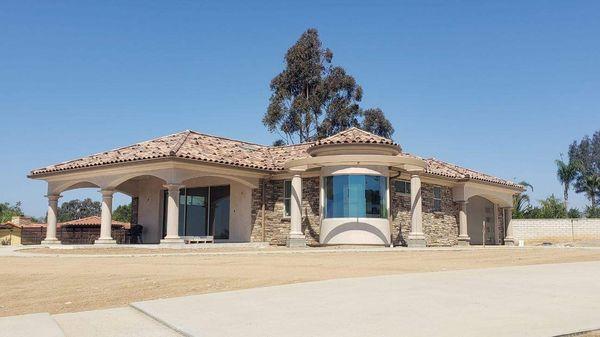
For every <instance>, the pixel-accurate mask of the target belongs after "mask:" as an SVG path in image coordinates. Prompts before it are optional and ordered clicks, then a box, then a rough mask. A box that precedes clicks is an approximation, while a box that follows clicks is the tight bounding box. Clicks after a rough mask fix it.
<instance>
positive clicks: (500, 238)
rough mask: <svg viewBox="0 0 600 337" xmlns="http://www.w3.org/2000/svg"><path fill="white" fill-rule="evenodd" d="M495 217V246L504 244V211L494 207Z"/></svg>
mask: <svg viewBox="0 0 600 337" xmlns="http://www.w3.org/2000/svg"><path fill="white" fill-rule="evenodd" d="M496 210H497V212H498V213H497V217H496V230H495V234H496V244H497V245H503V244H504V209H503V208H502V207H500V206H498V205H496Z"/></svg>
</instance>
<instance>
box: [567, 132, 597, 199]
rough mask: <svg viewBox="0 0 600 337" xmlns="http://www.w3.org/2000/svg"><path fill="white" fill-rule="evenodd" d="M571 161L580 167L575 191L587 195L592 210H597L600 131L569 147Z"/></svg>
mask: <svg viewBox="0 0 600 337" xmlns="http://www.w3.org/2000/svg"><path fill="white" fill-rule="evenodd" d="M569 160H570V161H571V162H577V163H578V165H579V166H578V174H577V178H576V179H575V191H576V192H577V193H585V195H586V196H587V198H588V199H589V200H590V203H591V208H592V209H594V208H596V206H597V205H596V201H597V200H598V198H600V130H598V131H596V132H595V133H594V134H593V136H592V137H589V136H585V137H583V139H581V141H580V142H577V141H574V142H573V143H572V144H571V145H570V146H569Z"/></svg>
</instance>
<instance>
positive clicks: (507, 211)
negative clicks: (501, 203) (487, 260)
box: [504, 207, 516, 246]
mask: <svg viewBox="0 0 600 337" xmlns="http://www.w3.org/2000/svg"><path fill="white" fill-rule="evenodd" d="M511 220H512V207H506V208H504V221H506V237H505V238H504V244H505V245H506V246H514V245H515V244H516V242H515V241H516V240H515V237H514V234H513V226H512V225H511Z"/></svg>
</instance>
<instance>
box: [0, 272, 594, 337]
mask: <svg viewBox="0 0 600 337" xmlns="http://www.w3.org/2000/svg"><path fill="white" fill-rule="evenodd" d="M131 307H132V308H135V309H137V310H138V311H136V310H131V309H127V310H124V309H123V308H120V309H112V310H121V312H120V313H116V312H111V311H110V309H109V310H99V311H90V312H86V313H75V314H67V316H65V315H56V316H54V318H55V320H56V321H57V322H58V325H59V326H60V327H61V329H62V330H63V332H65V335H66V336H74V335H77V336H104V335H106V336H127V335H131V333H132V331H131V327H128V329H129V330H128V331H129V332H127V331H126V330H127V329H120V328H118V327H117V326H115V325H114V324H113V323H111V322H115V320H114V317H115V315H117V314H118V316H119V317H122V318H121V321H123V322H128V320H127V319H126V318H123V317H127V316H122V315H131V317H132V322H135V324H132V326H133V327H140V328H143V327H145V328H147V331H146V332H145V334H146V335H153V334H152V333H151V332H152V331H156V332H157V333H155V334H154V335H157V336H160V335H167V332H166V331H169V329H170V331H169V332H168V335H171V334H173V335H176V333H179V334H181V335H186V336H229V337H234V336H244V337H252V336H261V337H265V336H357V337H358V336H361V337H365V336H401V335H404V336H556V335H561V334H566V333H572V332H576V331H583V330H593V329H600V315H599V314H598V313H599V312H600V262H584V263H570V264H551V265H537V266H525V267H509V268H493V269H479V270H464V271H449V272H435V273H420V274H405V275H397V276H383V277H371V278H357V279H341V280H331V281H322V282H311V283H302V284H294V285H286V286H278V287H267V288H257V289H249V290H242V291H234V292H225V293H213V294H207V295H198V296H186V297H180V298H172V299H163V300H154V301H146V302H139V303H133V304H132V305H131ZM140 312H141V313H143V314H140ZM69 315H70V316H69ZM11 319H15V318H2V319H0V331H6V330H3V329H2V328H3V327H6V322H8V321H10V320H11ZM103 320H104V321H103ZM157 323H159V324H157ZM74 324H77V326H76V327H75V328H74ZM111 324H113V325H111ZM124 324H125V323H124ZM104 327H106V328H104ZM165 328H169V329H166V330H165ZM104 329H105V330H104ZM161 331H162V333H161ZM104 332H106V333H104ZM74 333H75V334H74ZM0 335H3V334H2V333H1V332H0ZM38 336H39V334H38Z"/></svg>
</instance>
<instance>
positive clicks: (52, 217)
mask: <svg viewBox="0 0 600 337" xmlns="http://www.w3.org/2000/svg"><path fill="white" fill-rule="evenodd" d="M46 197H47V198H48V227H47V228H46V238H45V239H44V240H43V241H42V244H43V245H56V244H60V241H59V240H58V239H57V238H56V223H57V218H58V199H59V198H60V197H61V196H60V195H56V194H53V195H47V196H46Z"/></svg>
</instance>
